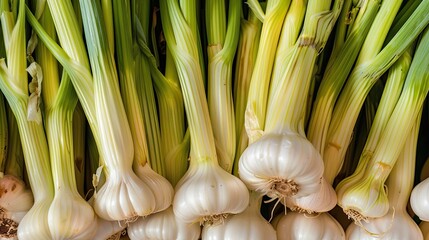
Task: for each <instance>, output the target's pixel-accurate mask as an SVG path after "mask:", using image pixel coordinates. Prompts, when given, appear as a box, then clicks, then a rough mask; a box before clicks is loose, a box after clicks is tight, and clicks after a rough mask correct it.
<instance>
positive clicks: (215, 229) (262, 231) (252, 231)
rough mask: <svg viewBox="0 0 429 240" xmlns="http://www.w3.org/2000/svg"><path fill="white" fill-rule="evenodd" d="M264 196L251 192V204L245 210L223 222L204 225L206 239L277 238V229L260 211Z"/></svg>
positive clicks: (272, 239)
mask: <svg viewBox="0 0 429 240" xmlns="http://www.w3.org/2000/svg"><path fill="white" fill-rule="evenodd" d="M261 199H262V197H261V196H259V194H255V193H253V194H251V200H250V203H249V206H248V207H247V209H246V210H244V212H242V213H239V214H237V215H233V216H230V217H229V218H227V219H225V221H224V222H223V223H220V224H215V225H208V226H204V227H203V231H202V235H201V236H202V239H204V240H218V239H224V240H236V239H246V240H252V239H255V240H259V239H264V240H276V239H277V236H276V231H275V230H274V228H273V226H272V225H271V224H270V223H269V222H268V221H267V220H265V218H264V217H262V215H261V213H260V207H261Z"/></svg>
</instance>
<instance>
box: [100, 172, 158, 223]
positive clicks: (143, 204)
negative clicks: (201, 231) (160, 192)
mask: <svg viewBox="0 0 429 240" xmlns="http://www.w3.org/2000/svg"><path fill="white" fill-rule="evenodd" d="M155 207H156V202H155V196H154V194H153V193H152V190H151V189H150V188H149V187H148V186H147V184H145V183H144V182H143V181H142V180H140V179H139V178H138V177H137V175H136V174H135V173H134V172H133V171H131V169H130V170H125V169H123V170H122V172H119V169H118V170H116V169H115V170H113V169H111V171H110V172H109V176H108V177H107V178H106V182H105V183H104V185H103V186H102V187H101V188H100V190H99V191H98V192H97V193H96V194H95V195H94V210H95V212H96V213H97V215H98V216H100V217H101V218H103V219H105V220H109V221H114V220H116V221H118V220H126V221H132V220H133V219H136V218H138V216H147V215H149V214H151V213H153V211H154V210H155Z"/></svg>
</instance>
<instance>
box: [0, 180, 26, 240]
mask: <svg viewBox="0 0 429 240" xmlns="http://www.w3.org/2000/svg"><path fill="white" fill-rule="evenodd" d="M32 205H33V194H32V193H31V191H30V190H29V189H26V188H25V183H24V182H23V181H22V180H20V179H19V178H17V177H15V176H12V175H4V176H3V177H2V178H1V179H0V226H1V228H0V229H1V231H0V237H2V238H8V239H17V230H18V229H17V228H18V225H19V223H20V222H21V220H22V218H23V217H24V215H25V214H26V213H27V212H28V210H29V209H30V208H31V206H32Z"/></svg>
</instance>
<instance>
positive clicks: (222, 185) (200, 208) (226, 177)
mask: <svg viewBox="0 0 429 240" xmlns="http://www.w3.org/2000/svg"><path fill="white" fill-rule="evenodd" d="M196 161H198V160H196ZM248 204H249V192H248V190H247V188H246V186H245V185H244V183H243V182H242V181H241V180H240V179H239V178H237V177H235V176H233V175H231V174H229V173H227V172H226V171H225V170H223V169H222V168H221V167H219V165H218V164H217V163H216V162H215V163H213V161H205V162H203V161H201V162H195V163H193V161H191V164H190V166H189V169H188V171H187V172H186V173H185V175H184V176H183V177H182V179H181V180H180V181H179V183H178V184H177V186H176V194H175V196H174V200H173V211H174V214H175V215H176V217H177V218H178V219H179V220H180V221H183V222H184V223H196V222H199V223H207V224H212V223H216V222H218V221H223V219H224V218H225V217H226V216H227V215H228V214H237V213H240V212H242V211H244V210H245V209H246V207H247V205H248Z"/></svg>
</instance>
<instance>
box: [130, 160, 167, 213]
mask: <svg viewBox="0 0 429 240" xmlns="http://www.w3.org/2000/svg"><path fill="white" fill-rule="evenodd" d="M135 173H136V174H137V176H138V177H139V178H140V179H141V180H142V181H143V182H144V183H146V185H147V186H148V187H149V188H150V189H151V190H152V193H153V194H154V197H155V202H156V206H155V209H154V211H153V212H160V211H163V210H165V209H167V208H168V207H169V206H170V205H171V203H172V201H173V196H174V189H173V186H171V183H170V182H169V181H168V180H167V179H166V178H164V177H163V176H161V175H159V174H158V173H156V172H155V171H154V170H152V168H151V167H150V166H149V164H148V163H146V164H145V165H144V166H140V165H139V166H137V167H135Z"/></svg>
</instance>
